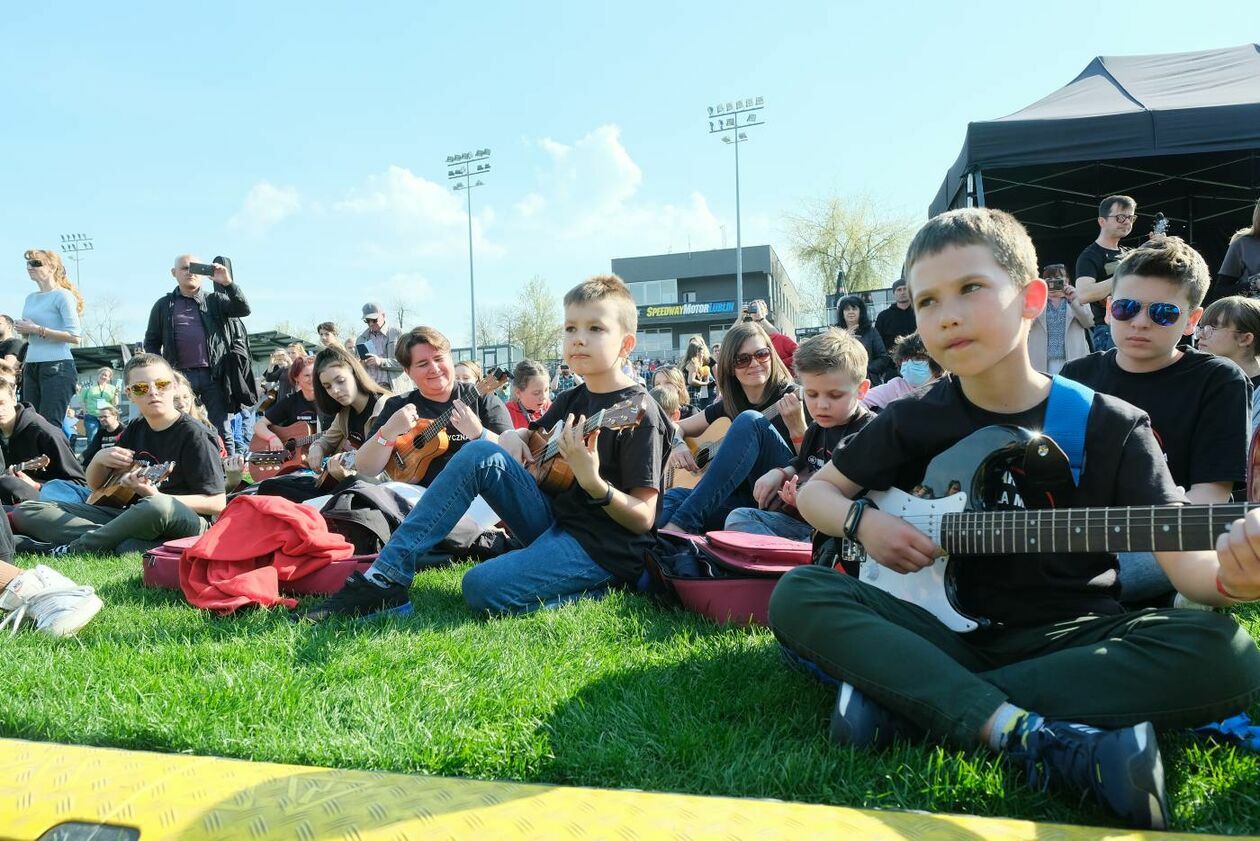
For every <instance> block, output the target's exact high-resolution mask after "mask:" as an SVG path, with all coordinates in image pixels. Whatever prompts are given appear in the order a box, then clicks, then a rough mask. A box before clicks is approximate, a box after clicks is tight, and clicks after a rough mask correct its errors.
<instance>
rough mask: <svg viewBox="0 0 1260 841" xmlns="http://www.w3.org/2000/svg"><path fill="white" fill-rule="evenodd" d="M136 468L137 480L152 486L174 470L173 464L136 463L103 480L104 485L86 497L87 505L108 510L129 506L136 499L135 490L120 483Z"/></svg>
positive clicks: (165, 462)
mask: <svg viewBox="0 0 1260 841" xmlns="http://www.w3.org/2000/svg"><path fill="white" fill-rule="evenodd" d="M136 468H140V473H139V478H141V479H146V480H148V481H149V482H150V483H152V484H154V485H160V484H162V483H163V482H165V481H166V478H167V477H168V476H170V475H171V472H172V471H173V470H174V469H175V462H173V461H164V462H159V463H157V464H150V463H149V462H147V461H137V462H135V463H133V464H132V465H131V467H124V468H121V469H119V470H115V471H114V472H113V473H111V474H109V477H108V478H106V479H105V484H103V485H101V486H100V487H99V488H97V489H96V490H95V491H93V492H92V493H91V495H90V496H88V499H87V501H88V505H108V506H109V507H110V508H122V507H123V506H125V505H129V504H130V503H131V501H132V500H134V499H135V498H136V489H135V488H132V487H128V486H126V485H123V484H120V483H121V482H122V480H123V477H125V476H128V475H130V474H131V473H132V472H134V471H135V470H136Z"/></svg>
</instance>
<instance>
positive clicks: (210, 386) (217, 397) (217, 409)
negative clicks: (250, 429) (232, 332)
mask: <svg viewBox="0 0 1260 841" xmlns="http://www.w3.org/2000/svg"><path fill="white" fill-rule="evenodd" d="M180 373H181V374H183V375H184V376H185V377H187V378H188V384H189V385H190V386H191V387H192V392H193V394H195V395H197V397H198V398H200V400H201V405H203V406H205V407H206V414H207V415H209V416H210V425H211V426H213V427H214V428H215V429H216V430H218V432H219V436H220V437H221V438H222V439H223V446H224V448H226V449H227V453H228V455H234V454H235V453H236V439H235V438H234V437H233V435H232V424H231V422H230V421H229V420H228V405H227V392H226V391H225V390H224V388H223V384H222V383H220V382H219V381H218V380H216V379H215V378H214V375H213V374H211V372H210V369H209V368H181V369H180Z"/></svg>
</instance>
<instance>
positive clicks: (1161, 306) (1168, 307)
mask: <svg viewBox="0 0 1260 841" xmlns="http://www.w3.org/2000/svg"><path fill="white" fill-rule="evenodd" d="M1141 311H1142V302H1141V301H1135V300H1133V299H1132V298H1118V299H1117V300H1114V301H1112V302H1111V317H1112V318H1114V319H1115V320H1116V321H1131V320H1133V319H1134V318H1136V317H1137V314H1138V313H1140V312H1141ZM1146 313H1147V315H1149V316H1150V318H1151V321H1152V323H1154V324H1158V325H1159V326H1160V327H1171V326H1173V325H1174V324H1176V323H1177V319H1179V318H1181V307H1179V306H1177V305H1176V304H1168V303H1160V302H1158V301H1157V302H1155V303H1153V304H1151V305H1150V306H1149V307H1147V308H1146Z"/></svg>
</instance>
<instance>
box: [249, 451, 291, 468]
mask: <svg viewBox="0 0 1260 841" xmlns="http://www.w3.org/2000/svg"><path fill="white" fill-rule="evenodd" d="M288 460H289V451H288V450H274V451H266V452H257V453H253V452H251V453H246V454H245V462H246V463H247V464H262V465H281V464H284V463H285V462H286V461H288Z"/></svg>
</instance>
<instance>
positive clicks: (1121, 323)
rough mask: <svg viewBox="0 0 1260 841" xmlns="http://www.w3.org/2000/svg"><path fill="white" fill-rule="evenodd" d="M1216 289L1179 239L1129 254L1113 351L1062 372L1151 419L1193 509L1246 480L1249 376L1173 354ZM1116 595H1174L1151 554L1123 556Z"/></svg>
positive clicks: (1121, 276) (1220, 363)
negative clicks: (1211, 289)
mask: <svg viewBox="0 0 1260 841" xmlns="http://www.w3.org/2000/svg"><path fill="white" fill-rule="evenodd" d="M1210 280H1211V278H1210V275H1209V274H1208V267H1207V264H1206V263H1205V262H1203V258H1202V257H1200V256H1199V253H1198V252H1197V251H1195V250H1194V249H1193V248H1191V247H1190V246H1189V245H1186V243H1185V242H1183V241H1182V240H1181V239H1179V238H1177V237H1166V238H1164V239H1163V240H1162V241H1161V242H1160V243H1159V244H1151V245H1147V246H1146V247H1145V248H1140V249H1137V250H1135V251H1130V252H1129V253H1128V255H1127V256H1126V257H1125V258H1124V260H1122V261H1121V263H1120V265H1119V267H1117V268H1116V273H1115V277H1114V279H1113V281H1112V285H1113V291H1112V296H1111V298H1110V300H1109V307H1108V313H1107V316H1108V322H1109V323H1110V326H1111V334H1112V337H1113V338H1114V340H1115V345H1116V346H1115V348H1114V349H1112V350H1109V351H1107V352H1105V353H1093V354H1090V355H1089V356H1086V357H1083V358H1081V359H1077V360H1075V361H1073V362H1069V363H1068V364H1067V365H1064V366H1063V371H1062V374H1063V376H1065V377H1068V378H1070V379H1073V380H1076V381H1077V382H1080V383H1084V384H1085V385H1087V386H1089V387H1090V388H1092V389H1094V391H1099V392H1102V393H1103V394H1110V395H1112V396H1113V397H1119V398H1120V399H1121V400H1124V401H1126V402H1128V403H1131V404H1133V405H1134V406H1137V407H1138V408H1139V409H1141V410H1143V411H1144V412H1146V414H1147V415H1149V416H1150V419H1151V428H1152V430H1154V433H1155V438H1156V440H1157V441H1158V442H1159V445H1160V448H1161V449H1162V450H1163V451H1164V455H1165V457H1166V459H1167V461H1168V472H1169V473H1171V474H1172V479H1173V482H1174V483H1176V484H1177V486H1178V487H1181V488H1185V489H1186V498H1187V499H1188V500H1189V501H1190V502H1192V503H1213V502H1225V501H1226V500H1228V499H1229V497H1230V494H1231V493H1232V492H1233V489H1234V486H1235V484H1236V483H1241V482H1243V481H1244V480H1245V479H1246V463H1247V443H1248V439H1249V434H1248V417H1249V415H1250V391H1251V388H1250V384H1249V383H1248V381H1247V377H1246V375H1245V374H1243V372H1242V370H1241V369H1239V367H1238V366H1237V365H1235V364H1234V363H1233V362H1230V361H1229V360H1228V359H1222V358H1220V357H1217V356H1213V355H1212V354H1210V353H1202V352H1200V351H1197V350H1194V349H1193V348H1184V349H1183V348H1179V347H1178V346H1177V342H1178V341H1179V340H1180V339H1181V338H1182V337H1183V336H1189V335H1191V334H1192V333H1193V332H1194V329H1195V325H1196V324H1197V323H1198V322H1199V319H1200V317H1201V316H1202V315H1203V308H1202V307H1201V306H1199V305H1200V303H1202V301H1203V296H1204V295H1206V294H1207V289H1208V284H1209V283H1210ZM1120 591H1121V597H1122V599H1123V600H1124V601H1125V602H1126V603H1128V602H1137V603H1143V602H1149V601H1150V600H1152V599H1156V598H1159V597H1161V596H1165V595H1167V594H1171V593H1172V591H1173V585H1172V584H1171V582H1169V580H1168V576H1167V575H1165V574H1164V572H1163V570H1162V569H1161V568H1160V565H1159V563H1158V562H1156V560H1155V557H1154V556H1153V555H1152V554H1151V553H1150V552H1125V553H1121V555H1120Z"/></svg>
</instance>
